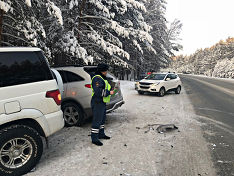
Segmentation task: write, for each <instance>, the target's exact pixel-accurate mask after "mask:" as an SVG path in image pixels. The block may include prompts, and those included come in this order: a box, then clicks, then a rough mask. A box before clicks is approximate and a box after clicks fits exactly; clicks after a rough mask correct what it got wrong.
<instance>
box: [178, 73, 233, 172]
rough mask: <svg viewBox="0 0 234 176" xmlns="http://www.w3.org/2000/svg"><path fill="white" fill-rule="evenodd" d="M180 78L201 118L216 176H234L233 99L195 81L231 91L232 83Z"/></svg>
mask: <svg viewBox="0 0 234 176" xmlns="http://www.w3.org/2000/svg"><path fill="white" fill-rule="evenodd" d="M180 77H181V80H182V82H183V86H184V88H185V90H186V93H187V94H188V96H189V99H190V101H191V103H192V104H193V106H194V110H195V112H196V114H197V115H199V116H202V118H201V119H200V121H201V122H202V123H203V124H204V125H203V126H202V129H203V131H204V137H205V138H206V140H207V141H208V142H209V143H210V145H209V149H210V151H211V155H212V159H213V163H214V166H215V168H216V170H217V175H219V176H234V135H233V134H234V101H233V99H234V97H233V96H232V95H228V94H227V93H224V92H221V91H220V90H217V89H215V88H213V87H211V86H208V85H207V84H203V83H202V82H200V81H196V79H199V80H202V81H205V82H209V83H212V84H214V85H216V86H220V87H223V88H229V89H230V87H233V83H229V82H227V81H220V80H214V79H209V78H202V77H197V78H196V77H192V78H193V79H190V76H186V75H181V76H180ZM233 91H234V90H233Z"/></svg>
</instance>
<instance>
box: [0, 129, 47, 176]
mask: <svg viewBox="0 0 234 176" xmlns="http://www.w3.org/2000/svg"><path fill="white" fill-rule="evenodd" d="M0 135H1V140H0V175H5V176H12V175H14V176H18V175H23V174H25V173H27V172H29V171H31V170H32V169H33V168H34V167H35V166H36V164H37V163H38V162H39V160H40V158H41V155H42V152H43V143H42V139H41V137H40V135H39V134H38V132H37V131H35V130H34V129H32V128H31V127H28V126H24V125H14V126H10V127H7V128H4V129H2V130H1V131H0Z"/></svg>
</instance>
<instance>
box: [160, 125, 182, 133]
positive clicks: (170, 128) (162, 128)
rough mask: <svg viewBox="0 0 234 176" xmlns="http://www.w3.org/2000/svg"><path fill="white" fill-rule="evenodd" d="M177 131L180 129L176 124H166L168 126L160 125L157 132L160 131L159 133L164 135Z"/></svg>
mask: <svg viewBox="0 0 234 176" xmlns="http://www.w3.org/2000/svg"><path fill="white" fill-rule="evenodd" d="M175 129H178V127H177V126H175V125H174V124H166V125H160V126H159V127H158V128H157V131H158V133H164V132H166V131H172V130H175Z"/></svg>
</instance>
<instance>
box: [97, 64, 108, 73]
mask: <svg viewBox="0 0 234 176" xmlns="http://www.w3.org/2000/svg"><path fill="white" fill-rule="evenodd" d="M107 70H109V66H108V65H107V64H105V63H101V64H98V66H97V71H100V72H105V71H107Z"/></svg>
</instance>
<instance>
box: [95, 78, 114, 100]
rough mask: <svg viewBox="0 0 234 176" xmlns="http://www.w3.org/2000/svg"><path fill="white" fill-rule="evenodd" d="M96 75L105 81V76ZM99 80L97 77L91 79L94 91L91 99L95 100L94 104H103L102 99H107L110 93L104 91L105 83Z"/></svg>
mask: <svg viewBox="0 0 234 176" xmlns="http://www.w3.org/2000/svg"><path fill="white" fill-rule="evenodd" d="M96 75H100V76H101V77H102V78H103V79H106V77H105V76H103V75H101V74H96ZM102 78H100V77H99V76H96V77H95V78H93V81H92V88H93V91H94V95H93V97H92V98H93V99H94V100H95V102H99V103H100V102H102V103H104V102H103V97H107V96H109V95H110V91H108V90H106V89H105V86H106V84H105V82H104V80H103V79H102Z"/></svg>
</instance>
